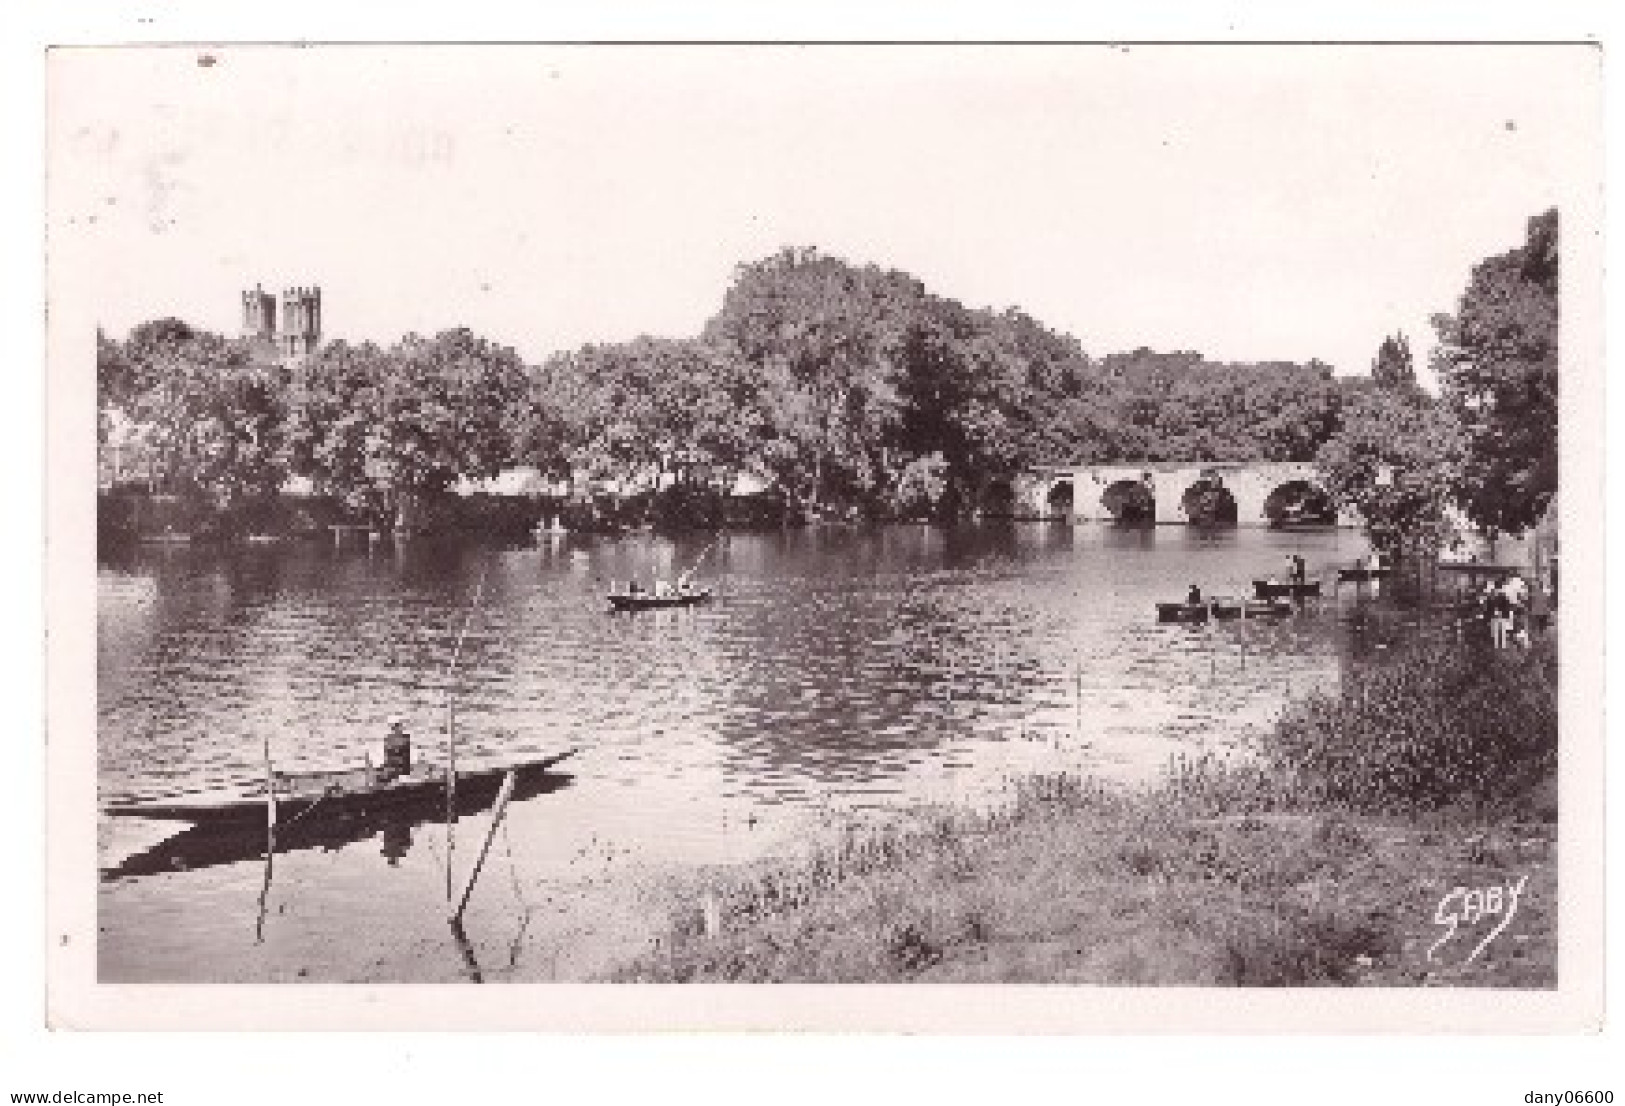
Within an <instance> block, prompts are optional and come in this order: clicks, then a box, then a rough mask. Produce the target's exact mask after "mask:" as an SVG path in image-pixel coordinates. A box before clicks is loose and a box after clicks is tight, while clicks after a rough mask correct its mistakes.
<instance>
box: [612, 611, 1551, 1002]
mask: <svg viewBox="0 0 1625 1106" xmlns="http://www.w3.org/2000/svg"><path fill="white" fill-rule="evenodd" d="M1556 753H1557V720H1556V662H1555V655H1554V653H1553V652H1552V650H1551V648H1550V647H1549V646H1547V645H1542V646H1540V647H1537V648H1536V649H1534V650H1530V651H1516V652H1509V653H1501V654H1495V653H1490V652H1488V651H1484V650H1481V649H1477V648H1474V647H1471V646H1467V645H1462V644H1459V643H1454V642H1449V641H1428V642H1418V643H1415V644H1413V645H1412V646H1410V647H1408V648H1407V649H1405V650H1402V651H1398V652H1397V653H1396V654H1395V655H1394V656H1392V657H1390V658H1388V659H1386V660H1385V661H1383V662H1382V663H1380V664H1379V665H1377V666H1374V667H1371V668H1368V669H1365V670H1362V671H1360V672H1358V673H1356V674H1355V675H1353V676H1352V677H1351V678H1349V679H1348V680H1347V681H1345V686H1344V688H1343V689H1342V691H1341V692H1340V693H1339V694H1337V695H1335V696H1315V697H1311V698H1309V699H1307V700H1305V701H1302V702H1300V703H1297V704H1295V705H1294V706H1293V707H1292V708H1291V709H1289V710H1288V712H1287V713H1286V714H1285V716H1284V717H1283V718H1282V720H1281V722H1280V723H1279V725H1278V726H1277V727H1276V729H1275V730H1274V732H1273V733H1271V734H1269V735H1268V736H1267V737H1266V738H1265V739H1264V740H1262V741H1261V743H1260V747H1259V748H1258V749H1257V750H1256V756H1254V757H1253V758H1251V759H1249V760H1247V761H1245V762H1234V761H1232V762H1224V761H1220V760H1217V759H1213V758H1196V759H1184V760H1180V761H1178V762H1176V763H1174V764H1172V765H1170V766H1169V769H1168V771H1167V772H1166V774H1165V776H1164V778H1163V779H1162V780H1160V781H1158V782H1157V783H1156V784H1155V785H1153V786H1150V787H1147V788H1144V789H1141V790H1137V791H1125V790H1121V789H1112V788H1108V787H1105V786H1102V785H1100V784H1097V783H1095V782H1093V781H1090V780H1085V779H1079V778H1077V777H1075V776H1071V775H1056V776H1041V777H1035V778H1032V779H1029V780H1027V781H1024V782H1023V783H1021V784H1020V785H1019V786H1018V787H1017V789H1016V793H1015V796H1014V798H1013V799H1012V800H1011V801H1010V802H1009V803H1008V804H1007V805H1006V806H1004V807H1003V808H1001V809H999V810H996V811H993V812H975V813H973V812H942V813H939V814H937V815H935V816H934V817H933V818H931V819H929V820H928V824H926V825H925V826H923V827H915V828H911V829H908V830H906V831H905V830H896V831H892V832H887V833H881V834H867V835H863V836H858V835H852V836H849V837H847V838H845V839H844V840H842V841H841V842H839V843H838V844H836V845H834V846H831V847H828V848H825V849H823V850H821V851H819V852H818V853H816V854H814V855H813V856H811V857H808V858H806V859H803V860H800V861H797V862H795V863H792V864H782V865H774V866H769V867H762V868H757V869H754V870H751V871H748V872H738V871H734V872H722V873H717V874H715V875H713V876H712V877H710V878H708V879H706V880H703V881H701V882H700V883H698V884H696V885H695V886H694V887H693V888H692V889H691V890H690V891H689V892H688V893H687V894H685V895H684V896H683V897H682V899H681V901H680V902H679V903H678V904H677V906H676V907H675V908H674V910H673V913H672V917H671V919H670V924H669V926H668V929H667V932H666V933H665V934H664V935H663V937H662V939H661V941H660V942H659V944H658V947H657V948H655V949H654V951H652V952H650V953H648V954H646V955H644V956H643V957H641V958H640V959H638V960H637V961H635V962H633V963H631V964H629V965H626V966H625V967H623V968H621V969H620V970H619V971H617V972H616V973H615V974H614V977H613V978H616V979H620V980H627V981H632V980H636V981H662V982H673V981H695V982H905V981H921V982H982V981H985V982H1058V983H1063V982H1064V983H1102V984H1118V985H1135V984H1180V985H1201V984H1219V985H1224V984H1231V985H1241V986H1303V985H1319V984H1363V985H1378V986H1394V985H1428V984H1437V983H1451V984H1462V983H1470V984H1478V985H1490V986H1511V987H1543V986H1552V985H1554V984H1555V982H1556V963H1557V948H1556V918H1557V908H1556V891H1557V886H1556V881H1557V864H1556V792H1555V773H1556ZM1520 880H1522V881H1523V883H1522V885H1521V889H1520V891H1519V893H1518V896H1517V897H1518V903H1517V910H1516V913H1515V914H1511V912H1510V910H1509V909H1508V908H1509V907H1510V900H1511V894H1510V892H1509V891H1508V890H1507V888H1508V887H1509V886H1518V885H1519V881H1520ZM1492 887H1499V888H1501V891H1500V892H1499V893H1495V894H1493V895H1485V896H1481V897H1477V898H1467V897H1465V892H1466V891H1470V890H1474V889H1487V888H1492ZM1457 888H1461V889H1463V890H1462V891H1459V892H1456V893H1455V894H1454V895H1452V892H1453V891H1455V889H1457ZM1491 904H1494V905H1495V906H1497V907H1498V908H1499V909H1498V910H1496V911H1489V910H1486V909H1484V908H1485V907H1487V906H1489V905H1491ZM1509 915H1510V921H1509V922H1508V923H1507V925H1506V926H1505V929H1504V930H1503V931H1502V932H1501V933H1500V934H1499V935H1497V936H1494V937H1491V936H1490V934H1491V931H1492V930H1493V929H1494V928H1495V927H1496V926H1497V925H1498V924H1500V922H1502V921H1503V920H1506V919H1507V918H1508V916H1509ZM1452 916H1454V918H1455V925H1454V935H1453V936H1450V937H1449V938H1448V939H1445V940H1442V941H1441V939H1442V938H1446V935H1447V933H1450V932H1451V931H1452V925H1451V922H1450V918H1451V917H1452ZM1486 938H1488V939H1489V940H1488V943H1487V944H1486V945H1485V946H1484V948H1483V951H1482V952H1481V953H1479V954H1478V955H1477V956H1476V958H1472V959H1471V960H1470V959H1469V956H1470V954H1471V953H1472V952H1473V950H1474V948H1475V947H1476V946H1478V945H1479V943H1480V942H1481V941H1484V940H1485V939H1486ZM1434 946H1436V947H1434ZM1430 947H1434V953H1433V956H1432V957H1431V958H1430V957H1429V955H1428V952H1429V949H1430Z"/></svg>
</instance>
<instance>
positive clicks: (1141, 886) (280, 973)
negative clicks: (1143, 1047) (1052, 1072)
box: [46, 43, 1603, 1032]
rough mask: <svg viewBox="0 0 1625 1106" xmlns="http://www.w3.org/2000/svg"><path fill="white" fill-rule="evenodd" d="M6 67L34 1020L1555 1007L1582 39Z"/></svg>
mask: <svg viewBox="0 0 1625 1106" xmlns="http://www.w3.org/2000/svg"><path fill="white" fill-rule="evenodd" d="M47 76H48V85H49V88H48V104H47V107H48V112H47V123H46V133H47V145H48V155H47V158H46V182H47V183H46V198H47V203H48V223H47V226H48V241H47V253H48V256H47V263H48V285H49V293H50V301H49V320H48V337H49V384H48V386H49V395H50V403H51V406H50V416H49V427H48V434H49V447H50V452H49V456H50V473H49V488H48V493H49V501H50V503H49V507H50V511H49V519H48V522H49V528H50V539H51V556H50V562H49V604H50V605H49V615H48V619H49V622H48V625H49V635H50V637H49V646H50V672H49V676H50V684H49V730H50V734H49V736H50V746H49V776H50V787H49V797H48V815H49V820H50V826H51V834H50V840H49V874H50V883H51V886H50V902H49V911H50V920H49V927H50V928H49V931H48V937H49V947H50V956H49V961H50V962H49V974H50V991H51V993H50V1010H51V1018H52V1019H53V1021H54V1023H56V1024H58V1025H61V1026H63V1027H127V1028H199V1027H205V1026H208V1027H235V1028H248V1029H257V1028H270V1027H307V1028H361V1027H374V1026H402V1027H412V1028H438V1027H463V1028H483V1029H496V1028H509V1027H519V1028H543V1029H583V1030H594V1029H729V1028H735V1029H738V1028H744V1029H759V1028H776V1029H815V1030H902V1031H930V1030H936V1029H954V1030H959V1031H972V1032H992V1031H1011V1032H1019V1031H1064V1032H1076V1031H1104V1032H1117V1031H1130V1030H1135V1031H1148V1030H1149V1031H1161V1030H1168V1029H1181V1030H1221V1029H1222V1030H1235V1029H1247V1028H1258V1029H1268V1030H1276V1031H1280V1030H1300V1029H1317V1028H1325V1029H1341V1030H1362V1031H1401V1030H1403V1031H1415V1030H1418V1029H1449V1030H1477V1029H1486V1030H1487V1029H1502V1030H1532V1029H1568V1030H1576V1029H1582V1028H1584V1027H1587V1026H1591V1025H1595V1024H1597V1021H1598V1019H1600V1016H1601V1006H1602V1000H1601V993H1602V991H1601V988H1602V979H1601V965H1602V958H1603V941H1602V928H1601V899H1600V892H1601V882H1602V881H1601V866H1600V865H1601V845H1602V842H1601V837H1600V833H1601V829H1602V818H1601V810H1602V808H1601V802H1602V776H1601V773H1600V769H1599V766H1600V764H1601V758H1602V743H1601V737H1602V715H1601V689H1602V675H1601V660H1600V654H1601V648H1600V643H1601V640H1602V608H1601V604H1600V602H1599V601H1598V597H1599V595H1600V594H1601V562H1600V556H1601V526H1602V518H1603V512H1602V498H1601V461H1602V451H1603V446H1602V442H1601V432H1600V427H1601V415H1600V406H1599V401H1600V397H1601V386H1602V338H1601V335H1602V323H1601V294H1602V287H1601V272H1602V262H1601V247H1600V231H1601V206H1602V193H1601V184H1602V124H1601V87H1602V66H1601V52H1600V50H1598V49H1596V48H1595V47H1594V46H1586V45H1564V44H1524V45H1491V44H1485V45H1462V44H1456V45H1444V44H1438V45H1425V44H1409V45H1330V44H1320V45H1311V44H1298V45H1287V44H1277V45H1218V44H1208V45H1197V44H1189V45H1173V44H1164V45H1149V44H1148V45H1135V44H1129V45H1113V44H1105V43H1098V44H1070V45H1066V44H1052V45H993V44H984V45H976V44H960V45H946V44H935V45H932V44H905V43H897V44H890V45H882V44H871V45H845V46H842V45H827V44H826V45H812V44H807V45H796V44H754V45H753V44H733V45H728V44H707V45H671V44H668V45H654V44H620V45H605V44H600V45H587V44H575V45H541V44H535V45H464V46H458V45H427V44H424V45H356V44H351V45H339V44H333V45H301V46H290V45H278V44H270V43H266V44H254V43H232V44H221V45H209V44H198V43H188V44H173V45H140V46H123V47H114V46H109V47H89V46H82V47H66V48H60V49H56V50H53V51H52V52H51V54H50V57H49V59H48V62H47ZM829 985H834V986H829ZM160 995H161V996H162V998H161V1001H157V1000H156V997H155V996H160ZM250 996H251V998H250Z"/></svg>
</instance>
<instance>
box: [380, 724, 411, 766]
mask: <svg viewBox="0 0 1625 1106" xmlns="http://www.w3.org/2000/svg"><path fill="white" fill-rule="evenodd" d="M411 771H412V735H411V734H408V733H407V732H406V719H404V718H402V717H401V716H400V715H398V714H397V715H395V716H394V717H392V718H391V719H390V720H389V734H388V735H387V736H386V737H385V738H384V763H383V765H382V767H380V768H379V769H378V782H379V783H388V782H389V781H390V780H394V779H399V778H400V777H402V776H404V775H407V774H408V773H410V772H411Z"/></svg>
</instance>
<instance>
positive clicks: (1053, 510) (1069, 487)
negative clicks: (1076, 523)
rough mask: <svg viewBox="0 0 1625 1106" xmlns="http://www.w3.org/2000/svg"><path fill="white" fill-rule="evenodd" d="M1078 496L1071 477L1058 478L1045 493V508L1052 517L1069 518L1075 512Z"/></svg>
mask: <svg viewBox="0 0 1625 1106" xmlns="http://www.w3.org/2000/svg"><path fill="white" fill-rule="evenodd" d="M1076 498H1077V497H1076V494H1075V491H1074V488H1073V484H1072V480H1071V478H1070V477H1068V478H1065V479H1061V480H1056V481H1054V482H1052V483H1051V484H1050V486H1049V490H1048V491H1046V492H1045V493H1044V508H1045V510H1046V512H1047V513H1048V515H1049V517H1050V518H1066V519H1069V518H1071V517H1072V516H1073V514H1074V513H1075V508H1076Z"/></svg>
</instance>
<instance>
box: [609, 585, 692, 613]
mask: <svg viewBox="0 0 1625 1106" xmlns="http://www.w3.org/2000/svg"><path fill="white" fill-rule="evenodd" d="M710 601H711V589H710V588H691V589H688V590H685V591H677V592H672V593H670V594H669V595H656V594H655V593H654V592H651V591H638V592H626V591H619V592H613V593H611V594H610V596H609V605H610V606H611V607H612V608H613V609H615V610H617V611H657V610H662V609H665V608H667V607H697V606H699V605H700V604H701V603H709V602H710Z"/></svg>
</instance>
